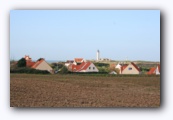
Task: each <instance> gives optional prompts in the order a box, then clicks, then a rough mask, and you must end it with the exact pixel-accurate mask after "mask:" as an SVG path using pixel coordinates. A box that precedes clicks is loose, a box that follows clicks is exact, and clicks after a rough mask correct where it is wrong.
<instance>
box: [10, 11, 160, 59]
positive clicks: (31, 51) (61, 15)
mask: <svg viewBox="0 0 173 120" xmlns="http://www.w3.org/2000/svg"><path fill="white" fill-rule="evenodd" d="M97 50H99V51H100V57H101V58H109V59H112V60H131V61H133V60H134V61H135V60H145V61H160V10H11V11H10V59H14V60H19V59H20V58H22V57H24V56H25V55H29V56H30V57H31V58H32V59H33V60H37V59H39V58H45V59H46V60H63V61H64V60H73V59H74V58H85V59H87V60H91V59H96V52H97Z"/></svg>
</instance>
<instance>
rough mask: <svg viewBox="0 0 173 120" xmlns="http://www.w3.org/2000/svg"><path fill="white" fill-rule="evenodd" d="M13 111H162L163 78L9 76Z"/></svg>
mask: <svg viewBox="0 0 173 120" xmlns="http://www.w3.org/2000/svg"><path fill="white" fill-rule="evenodd" d="M10 77H11V78H10V106H11V107H159V106H160V77H115V76H107V77H106V76H82V75H31V74H11V75H10Z"/></svg>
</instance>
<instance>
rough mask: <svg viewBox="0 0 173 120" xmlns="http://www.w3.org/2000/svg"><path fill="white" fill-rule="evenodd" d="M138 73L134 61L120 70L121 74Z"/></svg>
mask: <svg viewBox="0 0 173 120" xmlns="http://www.w3.org/2000/svg"><path fill="white" fill-rule="evenodd" d="M139 73H140V70H139V68H138V67H137V66H136V65H135V64H134V63H131V64H129V65H127V66H126V67H125V68H124V69H123V70H122V74H139Z"/></svg>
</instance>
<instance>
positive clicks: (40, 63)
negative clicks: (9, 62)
mask: <svg viewBox="0 0 173 120" xmlns="http://www.w3.org/2000/svg"><path fill="white" fill-rule="evenodd" d="M24 58H25V60H26V67H30V68H33V69H37V70H47V71H49V72H50V73H52V72H53V69H52V68H51V67H50V65H49V64H48V63H47V62H46V61H45V60H44V59H43V58H40V59H38V60H37V61H36V62H34V61H32V59H31V58H30V57H29V55H25V57H24Z"/></svg>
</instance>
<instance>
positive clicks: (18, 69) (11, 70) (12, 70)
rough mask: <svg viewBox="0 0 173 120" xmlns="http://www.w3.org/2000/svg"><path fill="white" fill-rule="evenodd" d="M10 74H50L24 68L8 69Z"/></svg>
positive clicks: (44, 71)
mask: <svg viewBox="0 0 173 120" xmlns="http://www.w3.org/2000/svg"><path fill="white" fill-rule="evenodd" d="M10 73H28V74H50V73H49V72H48V71H47V70H36V69H32V68H26V67H23V68H16V69H10Z"/></svg>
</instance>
